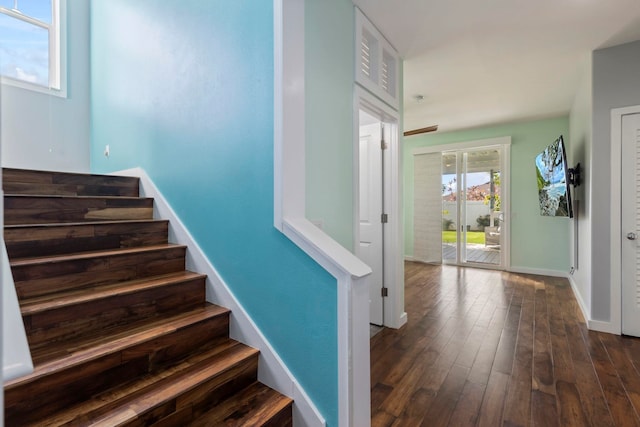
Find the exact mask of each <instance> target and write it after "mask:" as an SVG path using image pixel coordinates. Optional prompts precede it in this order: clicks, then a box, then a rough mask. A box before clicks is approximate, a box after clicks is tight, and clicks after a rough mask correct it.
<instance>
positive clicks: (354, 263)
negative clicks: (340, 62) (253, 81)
mask: <svg viewBox="0 0 640 427" xmlns="http://www.w3.org/2000/svg"><path fill="white" fill-rule="evenodd" d="M273 10H274V43H275V45H274V212H273V216H274V218H273V219H274V226H275V228H276V229H278V230H280V231H281V232H282V233H283V234H284V235H285V236H287V237H288V238H289V239H290V240H291V241H292V242H294V243H295V244H296V245H298V247H300V249H302V250H303V251H304V252H305V253H307V254H308V255H309V256H310V257H311V258H312V259H313V260H314V261H316V262H317V263H318V264H319V265H321V266H322V267H323V268H324V269H326V270H327V271H328V272H329V273H330V274H331V275H333V277H335V278H336V281H337V289H338V292H337V294H338V297H337V299H338V300H337V301H336V304H337V312H338V319H337V323H338V330H337V337H338V372H337V375H338V378H337V380H338V424H339V425H340V426H357V427H361V426H362V427H366V426H369V425H370V424H371V408H370V401H371V396H370V393H371V391H370V386H369V384H370V378H369V372H370V364H369V333H368V330H369V286H368V276H369V275H370V274H371V269H370V268H369V267H368V266H367V265H366V264H364V263H363V262H362V261H360V260H359V259H358V258H356V257H355V255H353V254H352V253H351V252H349V251H347V250H346V249H345V248H343V247H342V246H340V245H339V244H338V243H336V242H335V241H334V240H332V239H331V238H330V237H329V236H327V235H326V234H325V233H324V232H323V231H322V230H320V229H319V228H317V227H315V226H314V225H313V224H312V223H311V222H310V221H309V220H307V219H306V218H305V200H306V194H305V163H306V159H305V122H304V115H305V80H304V69H305V65H304V58H305V54H304V53H305V52H304V40H305V37H304V28H305V27H304V21H305V17H304V0H274V2H273Z"/></svg>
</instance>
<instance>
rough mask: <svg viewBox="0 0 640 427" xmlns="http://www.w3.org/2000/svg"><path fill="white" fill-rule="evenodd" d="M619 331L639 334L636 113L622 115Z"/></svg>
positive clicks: (639, 128) (639, 142)
mask: <svg viewBox="0 0 640 427" xmlns="http://www.w3.org/2000/svg"><path fill="white" fill-rule="evenodd" d="M621 173H622V234H623V237H622V260H621V261H622V333H623V334H625V335H633V336H636V337H640V250H639V249H640V248H639V245H640V205H639V203H640V175H639V174H640V114H630V115H626V116H623V117H622V170H621Z"/></svg>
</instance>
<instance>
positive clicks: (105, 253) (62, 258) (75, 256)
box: [9, 243, 187, 268]
mask: <svg viewBox="0 0 640 427" xmlns="http://www.w3.org/2000/svg"><path fill="white" fill-rule="evenodd" d="M176 248H184V249H186V248H187V247H186V246H185V245H177V244H174V243H166V244H162V245H151V246H139V247H133V248H119V249H105V250H99V251H90V252H74V253H70V254H62V255H49V256H42V257H29V258H16V259H11V260H9V263H10V264H11V267H12V268H13V267H22V266H27V265H40V264H55V263H59V262H68V261H78V260H87V259H93V258H96V257H103V258H106V257H116V256H120V255H131V254H141V253H149V252H156V251H163V250H167V249H176Z"/></svg>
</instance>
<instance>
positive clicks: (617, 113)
mask: <svg viewBox="0 0 640 427" xmlns="http://www.w3.org/2000/svg"><path fill="white" fill-rule="evenodd" d="M630 114H640V105H634V106H631V107H623V108H613V109H611V192H610V194H611V203H610V212H611V217H610V221H609V223H610V224H611V228H610V237H611V240H610V251H609V253H610V258H609V259H610V268H611V271H610V277H611V291H610V297H609V299H610V301H609V304H610V305H611V306H610V308H609V313H610V322H611V324H610V328H611V330H610V331H606V332H611V333H614V334H618V335H620V334H621V333H622V259H621V258H620V257H621V255H622V206H621V203H622V171H621V167H622V117H623V116H626V115H630Z"/></svg>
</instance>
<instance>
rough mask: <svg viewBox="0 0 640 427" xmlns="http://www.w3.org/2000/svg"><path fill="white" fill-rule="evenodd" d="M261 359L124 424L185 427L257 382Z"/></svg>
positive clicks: (242, 364)
mask: <svg viewBox="0 0 640 427" xmlns="http://www.w3.org/2000/svg"><path fill="white" fill-rule="evenodd" d="M257 373H258V356H257V355H256V356H255V357H252V358H251V359H248V360H245V361H242V363H240V364H238V365H236V366H234V367H233V368H232V369H229V370H227V371H225V372H223V373H222V374H220V375H218V376H215V377H210V378H208V379H207V380H206V381H205V382H203V383H202V384H200V385H198V386H197V387H195V388H193V389H192V390H190V391H189V392H187V393H184V394H181V395H179V396H176V397H174V398H172V399H171V400H169V401H167V402H164V403H163V404H161V405H159V406H157V407H155V408H153V409H152V410H150V411H147V412H144V413H141V414H139V415H138V416H137V417H136V418H134V419H132V420H129V421H128V422H125V423H123V424H121V425H122V426H127V427H144V426H149V425H153V426H154V427H182V426H184V425H185V424H186V423H189V422H190V421H193V420H195V419H196V418H197V417H198V416H200V415H201V414H203V413H205V412H206V411H208V410H209V409H211V408H212V407H215V406H216V405H217V404H218V403H219V402H221V401H223V400H224V399H226V398H228V397H229V396H231V395H233V394H234V393H235V392H237V391H238V390H242V389H243V388H244V387H247V386H249V385H250V384H252V383H253V382H254V381H256V379H257Z"/></svg>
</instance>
